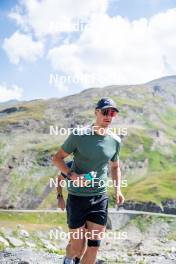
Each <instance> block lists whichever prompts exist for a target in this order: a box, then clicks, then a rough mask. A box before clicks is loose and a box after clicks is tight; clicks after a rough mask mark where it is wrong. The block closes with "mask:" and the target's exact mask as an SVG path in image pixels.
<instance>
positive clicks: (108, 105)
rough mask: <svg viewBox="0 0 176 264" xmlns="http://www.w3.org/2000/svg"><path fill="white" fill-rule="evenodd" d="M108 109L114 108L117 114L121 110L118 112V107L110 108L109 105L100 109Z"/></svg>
mask: <svg viewBox="0 0 176 264" xmlns="http://www.w3.org/2000/svg"><path fill="white" fill-rule="evenodd" d="M106 108H113V109H114V110H115V111H116V112H117V113H118V112H119V110H118V109H117V108H116V107H114V106H109V105H107V106H103V107H101V108H100V109H106Z"/></svg>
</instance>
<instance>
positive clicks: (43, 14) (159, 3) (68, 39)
mask: <svg viewBox="0 0 176 264" xmlns="http://www.w3.org/2000/svg"><path fill="white" fill-rule="evenodd" d="M175 50H176V0H96V1H95V0H89V1H87V0H74V1H72V0H0V102H4V101H8V100H13V99H17V100H32V99H37V98H43V99H45V98H52V97H58V98H60V97H63V96H67V95H70V94H74V93H78V92H80V91H81V90H84V89H86V88H91V87H104V86H107V85H114V84H117V85H119V84H140V83H145V82H148V81H150V80H153V79H156V78H160V77H162V76H167V75H174V74H176V52H175Z"/></svg>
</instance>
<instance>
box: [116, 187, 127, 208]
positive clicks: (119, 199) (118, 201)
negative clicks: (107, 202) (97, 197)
mask: <svg viewBox="0 0 176 264" xmlns="http://www.w3.org/2000/svg"><path fill="white" fill-rule="evenodd" d="M124 201H125V198H124V196H123V194H122V193H121V191H120V190H118V191H116V204H117V205H121V204H123V203H124Z"/></svg>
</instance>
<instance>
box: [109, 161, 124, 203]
mask: <svg viewBox="0 0 176 264" xmlns="http://www.w3.org/2000/svg"><path fill="white" fill-rule="evenodd" d="M110 167H111V176H112V180H113V185H114V188H115V196H116V203H117V205H119V204H122V203H123V202H124V197H123V195H122V193H121V169H120V162H119V160H117V161H111V162H110Z"/></svg>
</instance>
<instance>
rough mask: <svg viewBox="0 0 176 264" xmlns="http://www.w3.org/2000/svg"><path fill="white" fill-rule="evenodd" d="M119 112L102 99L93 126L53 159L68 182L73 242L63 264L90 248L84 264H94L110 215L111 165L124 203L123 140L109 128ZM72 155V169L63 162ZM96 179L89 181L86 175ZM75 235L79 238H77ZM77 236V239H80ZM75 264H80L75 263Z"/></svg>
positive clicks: (75, 136)
mask: <svg viewBox="0 0 176 264" xmlns="http://www.w3.org/2000/svg"><path fill="white" fill-rule="evenodd" d="M118 112H119V110H118V108H117V106H116V104H115V102H114V101H113V100H112V99H111V98H102V99H101V100H99V101H98V103H97V105H96V108H95V122H94V124H92V125H90V126H87V127H84V128H81V129H80V128H77V129H76V130H75V131H74V132H72V133H71V134H70V135H69V137H68V138H67V139H66V141H65V142H64V144H63V145H62V146H61V148H60V149H59V151H58V152H57V153H56V154H55V155H54V157H53V163H54V165H55V166H57V167H58V169H59V170H60V171H61V172H62V175H64V177H65V178H66V181H67V190H68V198H67V203H66V210H67V223H68V227H69V232H70V234H71V235H70V241H69V245H68V246H67V251H66V257H65V258H64V260H63V264H74V263H75V258H76V257H77V256H80V255H81V252H83V248H84V246H85V240H86V241H87V248H86V250H85V252H84V254H83V256H82V258H81V260H80V263H81V264H95V262H96V256H97V252H98V248H99V246H100V243H101V238H102V234H103V233H104V232H105V228H106V223H107V212H108V195H107V185H106V182H107V176H108V167H109V165H110V170H111V175H112V179H113V182H114V186H115V195H116V204H117V205H120V204H122V203H123V202H124V197H123V195H122V193H121V189H120V181H121V171H120V166H119V151H120V138H119V137H118V136H117V135H116V134H114V133H112V132H111V130H110V129H108V128H109V126H110V124H111V122H112V119H113V118H115V117H116V116H117V114H118ZM70 154H73V163H72V166H71V168H69V167H68V166H67V164H66V163H65V161H64V159H65V158H66V157H68V156H69V155H70ZM88 173H89V175H93V176H92V177H91V178H90V177H89V180H87V178H86V177H85V174H86V175H88ZM75 234H76V236H75ZM77 234H78V236H77ZM76 263H79V260H78V259H76Z"/></svg>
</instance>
